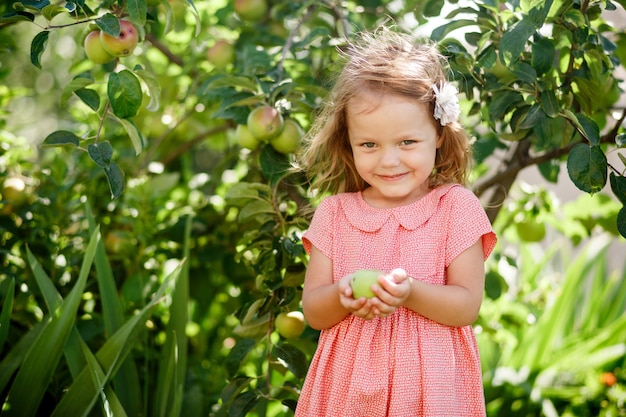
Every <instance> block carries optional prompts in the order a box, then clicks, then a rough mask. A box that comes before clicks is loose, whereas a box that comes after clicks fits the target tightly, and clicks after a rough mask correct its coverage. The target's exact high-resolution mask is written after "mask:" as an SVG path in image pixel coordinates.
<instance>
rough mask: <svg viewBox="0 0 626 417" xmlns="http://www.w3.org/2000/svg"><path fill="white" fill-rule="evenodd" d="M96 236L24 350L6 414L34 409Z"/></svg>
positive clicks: (59, 350)
mask: <svg viewBox="0 0 626 417" xmlns="http://www.w3.org/2000/svg"><path fill="white" fill-rule="evenodd" d="M99 238H100V234H99V231H97V232H96V233H94V234H93V235H92V237H91V239H90V241H89V245H88V247H87V250H86V252H85V258H84V259H83V263H82V266H81V270H80V273H79V276H78V280H77V281H76V284H75V285H74V288H72V290H71V291H70V293H69V294H68V296H67V298H66V299H65V301H63V303H62V304H61V306H60V307H59V308H58V309H56V310H55V312H54V313H53V314H52V315H51V318H50V320H49V321H48V322H47V324H46V325H45V326H44V329H43V331H42V332H41V334H40V335H39V337H38V338H37V339H36V340H35V342H34V343H33V345H32V347H31V349H30V351H29V352H28V353H27V354H26V357H25V358H24V362H23V363H22V365H21V367H20V369H19V370H18V372H17V375H16V376H15V380H14V381H13V384H12V385H11V389H10V391H9V395H8V397H7V401H6V403H5V405H6V411H5V415H6V416H8V417H11V416H19V417H30V416H33V415H35V413H36V412H37V408H38V407H39V403H40V402H41V399H42V398H43V395H44V393H45V391H46V389H47V387H48V385H49V383H50V381H51V380H52V376H53V374H54V371H55V369H56V366H57V364H58V363H59V360H60V359H61V355H62V354H63V349H64V347H65V344H66V341H67V339H68V337H69V335H70V332H71V330H72V328H73V326H74V322H75V319H76V313H77V311H78V307H79V305H80V300H81V298H82V294H83V290H84V288H85V284H86V283H87V277H88V275H89V270H90V269H91V265H92V263H93V257H94V254H95V248H96V244H97V242H98V241H99Z"/></svg>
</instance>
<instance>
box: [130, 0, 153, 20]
mask: <svg viewBox="0 0 626 417" xmlns="http://www.w3.org/2000/svg"><path fill="white" fill-rule="evenodd" d="M126 10H127V11H128V15H129V16H130V20H132V21H133V23H135V24H136V25H137V26H143V25H145V24H146V15H147V13H148V5H147V4H146V0H127V1H126Z"/></svg>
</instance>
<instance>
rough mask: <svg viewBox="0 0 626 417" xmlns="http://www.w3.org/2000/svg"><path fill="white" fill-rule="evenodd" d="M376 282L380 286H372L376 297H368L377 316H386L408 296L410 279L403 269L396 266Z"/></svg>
mask: <svg viewBox="0 0 626 417" xmlns="http://www.w3.org/2000/svg"><path fill="white" fill-rule="evenodd" d="M378 284H379V285H380V287H377V286H374V288H373V291H374V293H375V294H376V297H375V298H371V299H370V300H371V301H372V305H373V306H372V307H373V308H372V310H373V313H374V314H375V315H376V316H378V317H387V316H389V315H390V314H392V313H393V312H394V311H396V310H397V309H398V307H400V306H401V305H402V304H403V303H404V301H405V300H406V299H407V298H408V297H409V294H410V292H411V280H410V279H409V277H408V276H407V274H406V271H405V270H404V269H401V268H396V269H394V270H393V271H391V272H390V273H389V274H387V275H386V276H385V277H380V278H379V279H378Z"/></svg>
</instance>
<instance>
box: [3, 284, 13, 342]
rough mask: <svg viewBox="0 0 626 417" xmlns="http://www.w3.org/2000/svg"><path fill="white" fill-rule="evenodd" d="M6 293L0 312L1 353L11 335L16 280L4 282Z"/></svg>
mask: <svg viewBox="0 0 626 417" xmlns="http://www.w3.org/2000/svg"><path fill="white" fill-rule="evenodd" d="M3 284H4V287H8V288H3V289H4V290H5V291H6V294H5V295H4V300H2V311H0V352H3V347H4V342H6V340H7V336H8V334H9V324H10V322H11V313H12V312H13V299H14V297H15V278H11V279H7V280H5V281H4V282H3Z"/></svg>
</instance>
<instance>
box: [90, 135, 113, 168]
mask: <svg viewBox="0 0 626 417" xmlns="http://www.w3.org/2000/svg"><path fill="white" fill-rule="evenodd" d="M87 153H89V157H90V158H91V160H92V161H94V162H95V163H96V164H97V165H98V166H101V167H102V168H106V167H108V166H109V164H110V163H111V158H112V157H113V147H112V146H111V143H109V142H108V141H103V142H100V143H91V144H89V146H88V147H87Z"/></svg>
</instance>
